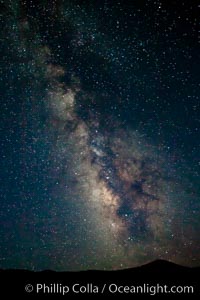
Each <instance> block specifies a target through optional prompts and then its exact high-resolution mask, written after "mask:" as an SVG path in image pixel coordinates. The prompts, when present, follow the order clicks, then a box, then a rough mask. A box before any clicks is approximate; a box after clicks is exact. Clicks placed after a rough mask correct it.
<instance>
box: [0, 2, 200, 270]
mask: <svg viewBox="0 0 200 300" xmlns="http://www.w3.org/2000/svg"><path fill="white" fill-rule="evenodd" d="M15 2H16V4H14V1H13V2H12V1H10V3H9V5H7V4H6V3H5V4H2V8H3V12H4V17H3V19H2V20H3V21H4V23H5V28H4V32H3V33H2V36H3V39H4V40H5V41H6V42H5V45H7V48H6V46H5V49H3V50H2V53H3V57H4V64H5V65H4V67H3V68H4V75H5V76H4V77H5V82H4V85H5V87H6V88H5V91H6V92H3V91H4V88H3V89H2V92H3V93H4V94H3V96H4V98H5V101H4V105H3V107H4V110H3V113H2V121H1V123H2V128H3V130H2V132H4V133H2V136H3V142H2V149H5V150H2V151H3V152H2V153H3V154H2V158H3V161H4V162H5V171H2V173H3V172H4V173H3V176H4V175H5V174H6V176H7V177H6V176H4V180H3V181H4V188H3V189H2V191H1V197H2V199H4V200H3V208H2V212H1V216H2V221H1V224H2V229H1V230H0V233H1V235H2V241H3V242H2V246H1V250H2V251H1V253H2V254H1V257H0V262H1V265H2V266H3V267H6V268H7V267H9V268H10V267H12V268H28V269H45V268H48V269H54V270H82V269H121V268H129V267H134V266H138V265H141V264H144V263H147V262H150V261H152V260H155V259H166V260H169V261H173V262H176V263H180V264H183V265H191V266H194V265H199V262H200V257H199V253H200V251H199V245H200V244H199V234H198V232H199V191H198V179H199V174H198V173H197V172H198V171H197V166H196V164H197V163H198V158H197V153H198V150H197V149H198V147H197V145H196V144H195V142H194V141H195V140H196V139H195V137H196V134H197V131H198V128H197V119H198V118H197V117H196V110H197V105H196V103H197V98H195V97H197V89H196V88H194V86H195V81H194V82H193V81H191V82H190V80H191V79H190V78H191V74H192V72H193V69H192V67H190V68H189V71H188V70H186V71H184V72H183V71H181V67H179V66H177V65H179V56H178V54H177V52H176V51H178V50H177V49H178V47H180V46H181V45H182V40H181V38H180V36H181V37H182V33H181V32H179V31H176V30H178V29H177V27H178V25H177V24H178V21H177V20H179V19H176V18H178V17H177V14H178V12H177V13H176V12H175V13H174V14H172V15H170V13H172V11H171V9H172V8H171V7H167V6H166V7H165V5H164V4H162V3H161V2H159V5H158V6H156V7H155V3H154V4H151V3H150V2H148V4H146V6H145V7H143V5H142V6H141V8H140V6H138V5H139V4H138V5H137V4H135V6H134V5H133V7H131V8H129V6H126V4H124V5H123V4H122V3H120V2H119V3H118V4H115V3H113V2H112V1H110V2H109V1H103V4H99V3H97V4H96V6H95V5H90V6H87V5H86V4H80V3H79V1H72V2H71V3H68V1H60V2H59V1H53V2H52V4H51V5H50V4H47V3H45V1H44V3H43V1H41V3H40V4H35V5H33V4H29V3H26V1H25V2H24V3H22V2H21V1H15ZM163 6H164V8H163V10H162V7H163ZM149 7H151V10H150V13H149V12H148V11H149ZM191 7H192V8H193V6H191ZM194 7H195V6H194ZM141 10H142V11H143V13H144V16H145V17H146V19H147V20H146V22H147V23H148V24H146V23H145V22H144V20H143V17H142V15H141ZM188 10H189V8H188V7H186V9H185V11H184V10H183V11H182V15H181V18H182V19H184V18H186V17H185V14H186V15H187V12H188ZM162 14H166V16H165V18H166V20H167V24H168V28H167V29H166V32H165V36H164V37H163V32H162V30H161V29H158V28H157V27H156V26H158V25H157V23H159V22H160V23H161V25H162V26H165V25H163V23H162ZM133 16H134V17H133ZM192 17H193V18H194V20H195V17H194V16H192V15H191V16H190V18H191V19H192ZM102 18H103V20H104V22H105V25H104V24H103V23H102ZM126 18H127V19H126ZM8 20H9V22H8ZM174 20H175V21H174ZM192 20H193V19H192ZM191 22H192V21H191ZM194 23H195V21H193V23H191V24H192V28H193V32H195V30H194V28H195V27H194V26H195V24H194ZM184 24H185V23H184ZM104 26H105V27H104ZM106 26H107V27H106ZM154 26H155V28H157V29H156V30H155V28H154ZM162 26H161V27H162ZM144 28H145V30H146V32H145V33H144V32H143V30H144ZM133 29H134V32H133ZM189 29H190V27H189ZM171 32H172V33H171ZM173 34H174V36H173ZM185 34H186V36H189V34H188V32H187V31H186V33H185ZM195 37H196V36H195V34H194V37H193V38H194V39H195ZM156 39H158V41H159V39H160V42H162V43H164V44H165V43H167V42H168V43H167V45H168V44H169V45H168V46H167V47H168V48H166V50H164V48H165V46H163V45H162V44H161V43H160V44H161V45H160V46H159V47H160V48H159V47H158V41H157V40H156ZM166 39H167V40H166ZM173 39H174V40H173ZM177 43H178V46H177ZM187 45H189V41H187ZM7 49H8V50H7ZM170 49H171V50H170ZM172 50H173V51H174V53H175V54H174V56H172V57H171V55H172V54H171V51H172ZM7 51H9V55H8V54H7ZM167 51H168V52H167ZM191 51H192V50H191V49H190V47H189V46H188V47H186V50H184V51H183V52H182V54H181V55H182V59H186V58H184V57H186V56H187V54H188V53H189V52H191ZM194 52H195V51H194ZM190 56H191V57H192V58H190V59H192V60H193V61H195V54H194V53H193V52H191V54H190ZM188 57H189V54H188V56H187V59H189V58H188ZM168 60H169V61H170V64H171V69H170V71H169V69H168V65H170V64H168ZM167 72H168V73H169V74H168V73H167ZM173 72H176V78H175V75H173V74H174V73H173ZM181 72H182V73H181ZM172 79H173V80H174V81H177V82H178V83H179V84H182V85H183V86H184V88H185V85H188V87H186V88H185V91H186V90H187V89H188V90H192V91H193V95H194V96H191V97H193V98H192V99H191V101H193V102H192V103H193V106H195V105H196V106H195V107H196V109H194V111H192V114H193V119H194V120H193V122H194V123H192V124H189V123H188V124H185V123H184V122H185V121H184V118H185V111H184V108H183V110H182V111H181V112H182V116H183V118H181V117H180V116H178V117H177V115H176V112H177V109H178V108H180V107H181V105H182V104H179V102H180V103H182V102H181V101H183V103H184V105H186V104H185V102H184V100H183V99H182V98H184V96H183V95H182V94H181V93H182V92H181V89H180V90H179V89H177V88H176V87H174V81H171V80H172ZM177 85H178V84H177ZM191 97H190V98H191ZM190 98H189V99H190ZM187 99H188V98H187ZM195 99H196V100H195ZM195 101H196V102H195ZM174 103H178V104H177V107H176V104H174ZM179 105H180V107H179ZM184 105H183V107H186V106H184ZM193 106H192V107H193ZM188 107H189V106H188ZM180 109H182V107H181V108H180ZM188 110H189V108H187V111H188ZM8 116H9V118H10V120H11V122H10V123H8V122H7V120H8ZM12 120H14V121H12ZM195 122H196V123H195ZM198 122H199V121H198ZM5 124H7V125H6V126H7V127H6V126H4V125H5ZM198 125H199V123H198ZM185 128H187V129H185ZM184 130H186V131H187V132H192V134H193V135H192V134H191V135H192V137H191V138H190V142H191V143H190V147H191V149H188V148H187V147H188V142H187V139H186V140H185V141H184V138H185V137H184ZM180 132H182V133H180ZM10 145H12V146H11V148H10ZM8 149H12V150H9V151H10V152H9V151H8ZM190 150H191V151H190ZM190 152H191V153H190ZM10 162H11V163H10ZM7 166H9V168H7ZM3 170H4V169H3ZM9 185H12V186H13V191H12V192H10V191H9V188H8V187H9ZM13 228H14V230H13ZM8 254H9V255H8ZM21 257H23V259H22V258H21Z"/></svg>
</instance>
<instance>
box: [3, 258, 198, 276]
mask: <svg viewBox="0 0 200 300" xmlns="http://www.w3.org/2000/svg"><path fill="white" fill-rule="evenodd" d="M192 270H196V271H200V267H187V266H182V265H178V264H175V263H173V262H169V261H166V260H155V261H153V262H150V263H147V264H145V265H142V266H139V267H135V268H127V269H121V270H98V269H97V270H96V269H94V270H90V269H89V270H80V271H55V270H42V271H32V270H27V269H0V272H1V273H2V272H5V273H19V272H20V273H43V274H44V273H52V274H53V273H58V274H59V273H60V274H62V273H66V274H67V273H75V274H76V273H119V274H120V273H126V272H128V273H129V272H133V273H134V272H146V271H148V272H149V271H150V272H155V271H156V272H157V271H160V272H166V271H192Z"/></svg>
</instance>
